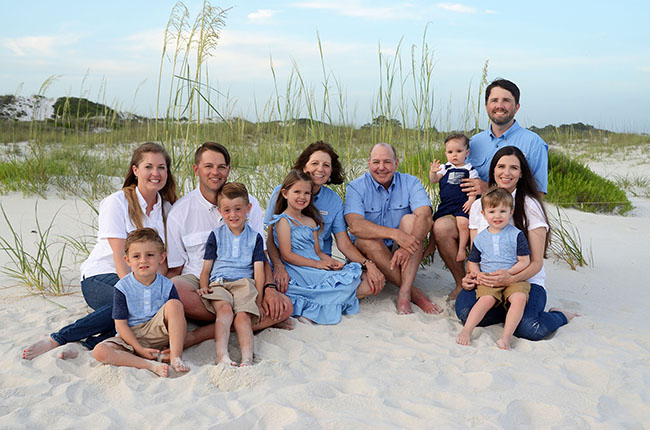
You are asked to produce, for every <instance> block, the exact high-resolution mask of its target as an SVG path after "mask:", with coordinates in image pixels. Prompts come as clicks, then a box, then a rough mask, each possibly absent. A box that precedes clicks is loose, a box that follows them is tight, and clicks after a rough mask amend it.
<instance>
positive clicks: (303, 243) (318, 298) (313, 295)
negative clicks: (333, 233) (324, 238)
mask: <svg viewBox="0 0 650 430" xmlns="http://www.w3.org/2000/svg"><path fill="white" fill-rule="evenodd" d="M311 190H312V182H311V179H310V177H309V176H307V175H306V174H305V173H303V172H300V171H297V170H292V171H291V172H289V174H288V175H287V177H286V178H285V180H284V182H283V183H282V188H281V190H280V194H279V196H278V200H277V203H276V205H275V215H274V216H273V219H272V221H271V222H270V224H269V225H271V224H272V225H274V226H275V227H274V229H273V239H274V242H275V244H276V246H277V247H278V249H279V250H280V256H281V258H282V261H283V263H284V265H285V266H286V268H287V272H289V276H290V277H291V281H290V282H289V287H288V289H287V293H286V294H287V296H289V298H290V299H291V302H292V303H293V315H294V316H299V317H304V318H306V319H308V320H310V321H312V322H315V323H318V324H336V323H338V322H339V321H341V315H343V314H355V313H357V312H359V298H362V297H365V296H367V295H369V294H370V293H371V290H370V286H369V285H368V283H367V281H365V280H363V281H362V280H361V265H360V264H359V263H350V264H346V265H344V264H343V263H341V262H340V261H337V260H335V259H333V258H332V257H330V256H329V255H327V254H325V253H324V252H322V251H321V249H320V245H319V240H318V230H319V229H320V228H321V226H322V219H321V216H320V214H319V213H318V211H317V210H316V208H315V207H314V205H313V203H312V200H311Z"/></svg>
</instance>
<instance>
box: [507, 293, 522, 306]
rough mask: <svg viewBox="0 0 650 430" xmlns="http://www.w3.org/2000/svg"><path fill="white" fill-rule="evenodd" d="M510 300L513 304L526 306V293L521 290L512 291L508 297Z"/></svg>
mask: <svg viewBox="0 0 650 430" xmlns="http://www.w3.org/2000/svg"><path fill="white" fill-rule="evenodd" d="M508 301H509V302H510V304H511V305H517V306H525V305H526V295H525V294H524V293H521V292H516V293H512V294H511V295H510V297H508Z"/></svg>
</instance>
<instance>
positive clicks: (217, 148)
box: [194, 142, 230, 166]
mask: <svg viewBox="0 0 650 430" xmlns="http://www.w3.org/2000/svg"><path fill="white" fill-rule="evenodd" d="M205 151H214V152H218V153H219V154H222V155H223V158H224V160H226V166H230V154H229V153H228V150H227V149H226V147H225V146H223V145H222V144H220V143H216V142H205V143H204V144H203V145H201V146H199V147H198V148H196V152H194V164H199V162H200V161H201V155H203V153H204V152H205Z"/></svg>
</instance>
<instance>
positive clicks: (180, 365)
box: [171, 357, 190, 372]
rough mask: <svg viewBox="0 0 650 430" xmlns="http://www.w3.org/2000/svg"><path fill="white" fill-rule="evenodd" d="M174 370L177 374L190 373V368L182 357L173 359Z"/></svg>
mask: <svg viewBox="0 0 650 430" xmlns="http://www.w3.org/2000/svg"><path fill="white" fill-rule="evenodd" d="M171 365H172V369H174V370H175V371H176V372H189V371H190V366H188V365H187V363H185V362H184V361H183V359H182V358H180V357H174V358H172V359H171Z"/></svg>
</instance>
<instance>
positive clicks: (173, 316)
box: [163, 300, 190, 372]
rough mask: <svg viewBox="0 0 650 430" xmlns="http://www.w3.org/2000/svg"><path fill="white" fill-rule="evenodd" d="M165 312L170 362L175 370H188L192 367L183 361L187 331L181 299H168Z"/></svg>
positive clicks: (164, 307)
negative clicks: (184, 340)
mask: <svg viewBox="0 0 650 430" xmlns="http://www.w3.org/2000/svg"><path fill="white" fill-rule="evenodd" d="M163 313H164V317H165V324H166V325H167V331H168V332H169V362H170V363H171V365H172V368H173V369H174V370H175V371H177V372H187V371H188V370H190V367H189V366H188V365H187V364H186V363H185V362H184V361H183V339H184V338H185V332H186V331H187V321H185V312H184V310H183V304H182V303H181V302H180V300H168V301H167V303H165V306H163Z"/></svg>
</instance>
